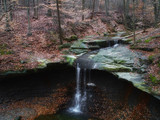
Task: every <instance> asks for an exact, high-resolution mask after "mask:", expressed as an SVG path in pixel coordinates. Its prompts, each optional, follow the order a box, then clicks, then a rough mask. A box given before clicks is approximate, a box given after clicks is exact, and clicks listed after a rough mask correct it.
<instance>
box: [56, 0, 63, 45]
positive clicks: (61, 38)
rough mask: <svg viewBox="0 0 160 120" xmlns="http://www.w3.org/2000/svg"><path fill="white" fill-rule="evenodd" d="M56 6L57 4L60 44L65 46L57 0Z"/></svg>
mask: <svg viewBox="0 0 160 120" xmlns="http://www.w3.org/2000/svg"><path fill="white" fill-rule="evenodd" d="M56 4H57V16H58V28H59V39H60V44H63V34H62V28H61V18H60V12H59V1H58V0H56Z"/></svg>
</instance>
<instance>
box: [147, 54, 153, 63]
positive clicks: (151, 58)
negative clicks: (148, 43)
mask: <svg viewBox="0 0 160 120" xmlns="http://www.w3.org/2000/svg"><path fill="white" fill-rule="evenodd" d="M148 60H149V62H150V63H152V62H153V60H154V56H153V55H150V56H149V57H148Z"/></svg>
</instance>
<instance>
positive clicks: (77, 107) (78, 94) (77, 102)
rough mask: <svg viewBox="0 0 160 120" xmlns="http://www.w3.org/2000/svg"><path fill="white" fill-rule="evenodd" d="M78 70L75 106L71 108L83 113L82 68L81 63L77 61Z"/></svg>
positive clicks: (72, 110) (73, 110)
mask: <svg viewBox="0 0 160 120" xmlns="http://www.w3.org/2000/svg"><path fill="white" fill-rule="evenodd" d="M76 71H77V73H76V93H75V98H74V106H73V107H71V108H70V109H69V110H70V111H71V112H76V113H81V90H80V83H81V78H80V72H81V68H80V67H79V63H77V68H76Z"/></svg>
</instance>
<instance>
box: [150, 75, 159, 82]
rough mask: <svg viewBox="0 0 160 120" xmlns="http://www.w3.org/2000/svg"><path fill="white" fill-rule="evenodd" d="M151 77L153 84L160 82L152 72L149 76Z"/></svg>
mask: <svg viewBox="0 0 160 120" xmlns="http://www.w3.org/2000/svg"><path fill="white" fill-rule="evenodd" d="M149 78H150V81H151V82H152V83H153V84H158V83H160V80H158V79H157V78H156V77H155V76H153V75H152V74H150V76H149Z"/></svg>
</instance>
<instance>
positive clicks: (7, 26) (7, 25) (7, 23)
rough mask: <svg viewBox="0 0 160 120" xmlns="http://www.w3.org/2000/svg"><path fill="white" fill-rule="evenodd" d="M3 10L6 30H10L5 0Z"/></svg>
mask: <svg viewBox="0 0 160 120" xmlns="http://www.w3.org/2000/svg"><path fill="white" fill-rule="evenodd" d="M4 10H5V14H6V29H5V30H6V31H10V30H11V29H10V25H9V20H8V9H7V0H4Z"/></svg>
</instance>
